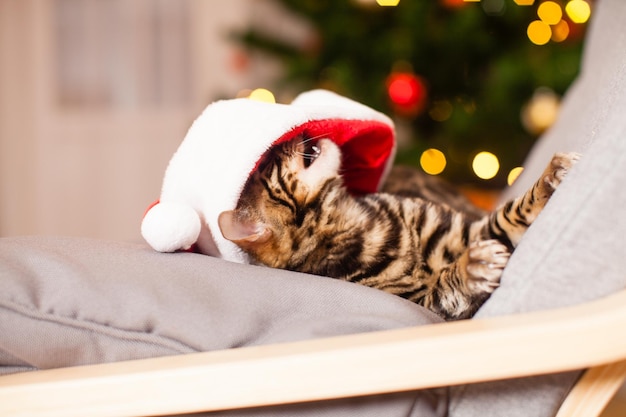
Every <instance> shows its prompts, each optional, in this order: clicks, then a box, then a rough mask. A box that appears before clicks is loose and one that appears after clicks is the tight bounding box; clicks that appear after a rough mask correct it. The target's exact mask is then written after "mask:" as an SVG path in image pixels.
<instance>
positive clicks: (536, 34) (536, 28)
mask: <svg viewBox="0 0 626 417" xmlns="http://www.w3.org/2000/svg"><path fill="white" fill-rule="evenodd" d="M526 33H527V34H528V39H530V41H531V42H532V43H534V44H535V45H545V44H546V43H548V42H549V41H550V38H551V37H552V29H550V26H549V25H548V24H547V23H545V22H543V21H541V20H535V21H533V22H530V24H529V25H528V30H527V31H526Z"/></svg>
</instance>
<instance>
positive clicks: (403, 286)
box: [219, 137, 578, 320]
mask: <svg viewBox="0 0 626 417" xmlns="http://www.w3.org/2000/svg"><path fill="white" fill-rule="evenodd" d="M577 159H578V156H577V155H576V154H556V155H555V156H554V157H553V159H552V160H551V161H550V163H549V165H548V166H547V168H546V169H545V171H544V173H543V174H542V176H541V178H539V180H538V181H537V182H536V183H535V184H534V185H533V186H532V187H531V188H530V189H529V190H528V191H527V192H526V193H525V194H523V195H522V196H520V197H518V198H516V199H513V200H511V201H509V202H507V203H505V204H504V205H502V206H501V207H499V208H498V209H496V210H494V211H493V212H490V213H487V214H484V215H481V214H480V213H479V212H478V211H473V212H465V211H464V210H462V209H461V206H462V204H461V205H456V203H455V204H453V205H452V206H453V207H454V208H453V207H451V206H450V205H447V204H444V203H442V202H440V201H432V200H426V199H424V198H420V197H414V196H406V195H399V194H390V193H384V192H382V193H377V194H369V195H363V196H353V195H351V194H350V193H349V192H348V190H347V189H346V188H345V186H344V184H343V180H342V177H341V152H340V150H339V148H338V146H337V145H336V144H334V143H333V142H332V141H331V140H328V139H320V140H317V139H311V138H307V137H299V138H296V139H294V140H292V141H290V142H286V143H283V144H280V145H277V146H275V147H273V148H272V149H270V150H269V151H268V152H267V153H266V154H265V155H264V157H263V158H262V161H261V163H260V164H259V166H258V169H257V170H256V171H255V172H254V173H253V174H252V175H251V177H250V179H249V180H248V182H247V183H246V184H245V186H244V188H243V192H242V194H241V197H240V199H239V202H238V204H237V207H236V208H235V210H232V211H226V212H223V213H221V215H220V216H219V225H220V229H221V232H222V234H223V236H224V237H225V238H226V239H229V240H231V241H233V242H234V243H236V244H237V245H238V246H239V247H240V248H241V249H242V250H243V251H244V252H246V253H247V254H248V255H249V257H250V260H251V262H252V263H256V264H262V265H267V266H270V267H275V268H282V269H288V270H292V271H300V272H307V273H311V274H317V275H323V276H327V277H333V278H338V279H342V280H347V281H351V282H355V283H359V284H362V285H366V286H369V287H373V288H378V289H380V290H383V291H386V292H389V293H391V294H395V295H398V296H401V297H404V298H406V299H408V300H410V301H413V302H415V303H417V304H420V305H423V306H425V307H426V308H429V309H430V310H432V311H434V312H435V313H437V314H439V315H441V316H442V317H444V318H445V319H447V320H455V319H463V318H468V317H470V316H472V315H473V314H474V312H475V311H476V310H477V309H478V307H480V305H481V304H482V303H483V302H484V301H485V300H486V299H487V298H488V297H489V296H490V295H491V293H492V292H493V291H494V290H495V289H496V288H497V287H498V285H499V281H500V276H501V275H502V270H503V269H504V267H505V265H506V263H507V261H508V259H509V256H510V253H511V252H512V250H513V248H515V246H517V244H518V243H519V241H520V239H521V238H522V235H523V234H524V232H525V231H526V229H527V228H528V227H529V225H530V224H531V223H532V222H533V220H534V219H535V218H536V217H537V215H538V214H539V212H540V211H541V210H542V209H543V207H544V206H545V204H546V202H547V201H548V199H549V198H550V196H551V195H552V193H553V192H554V190H555V189H556V187H557V186H558V185H559V183H560V182H561V180H562V179H563V177H564V176H565V174H566V173H567V171H568V170H569V169H570V167H571V166H572V165H573V164H574V163H575V162H576V161H577ZM390 188H393V187H390ZM444 199H445V198H444Z"/></svg>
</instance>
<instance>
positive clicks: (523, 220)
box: [481, 153, 579, 249]
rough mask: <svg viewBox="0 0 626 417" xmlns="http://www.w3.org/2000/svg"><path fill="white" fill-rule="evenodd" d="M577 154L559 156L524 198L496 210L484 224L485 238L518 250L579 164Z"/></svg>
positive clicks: (511, 201)
mask: <svg viewBox="0 0 626 417" xmlns="http://www.w3.org/2000/svg"><path fill="white" fill-rule="evenodd" d="M578 159H579V155H578V154H577V153H557V154H555V155H554V156H553V157H552V160H551V161H550V163H549V164H548V166H547V167H546V169H545V170H544V171H543V173H542V174H541V176H540V177H539V179H538V180H537V181H536V182H535V184H533V186H532V187H531V188H530V189H529V190H528V191H526V192H525V193H524V194H523V195H521V196H519V197H518V198H516V199H514V200H510V201H509V202H507V203H505V204H504V205H502V206H500V207H499V208H498V209H496V210H494V211H493V212H492V213H491V214H490V215H489V216H488V217H489V218H488V219H487V221H486V222H485V223H483V226H482V227H483V232H482V233H481V235H482V237H483V238H496V239H499V240H500V241H502V242H503V243H506V244H508V245H509V247H510V248H511V249H512V248H515V247H516V246H517V245H518V243H519V242H520V240H521V239H522V236H523V235H524V233H525V232H526V230H527V229H528V227H529V226H530V225H531V224H532V223H533V222H534V221H535V219H536V218H537V216H538V215H539V213H541V210H543V208H544V207H545V205H546V203H547V202H548V200H549V199H550V197H551V196H552V194H553V193H554V191H555V190H556V189H557V187H558V186H559V185H560V184H561V181H563V178H565V176H566V175H567V173H568V171H569V170H570V169H571V168H572V167H573V166H574V164H575V163H576V162H577V161H578Z"/></svg>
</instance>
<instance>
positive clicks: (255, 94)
mask: <svg viewBox="0 0 626 417" xmlns="http://www.w3.org/2000/svg"><path fill="white" fill-rule="evenodd" d="M248 98H249V99H251V100H257V101H264V102H266V103H276V98H275V97H274V94H273V93H272V92H271V91H270V90H267V89H265V88H257V89H256V90H252V92H251V93H250V96H248Z"/></svg>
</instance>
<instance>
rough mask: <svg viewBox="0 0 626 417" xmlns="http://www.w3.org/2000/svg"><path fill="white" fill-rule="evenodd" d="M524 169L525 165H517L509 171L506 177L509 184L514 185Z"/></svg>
mask: <svg viewBox="0 0 626 417" xmlns="http://www.w3.org/2000/svg"><path fill="white" fill-rule="evenodd" d="M523 170H524V168H523V167H515V168H513V169H512V170H511V171H509V175H508V176H507V177H506V183H507V184H509V185H513V183H514V182H515V180H516V179H517V177H519V174H521V173H522V171H523Z"/></svg>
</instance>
